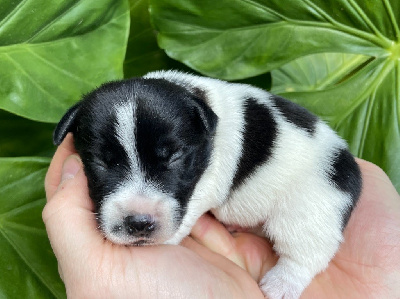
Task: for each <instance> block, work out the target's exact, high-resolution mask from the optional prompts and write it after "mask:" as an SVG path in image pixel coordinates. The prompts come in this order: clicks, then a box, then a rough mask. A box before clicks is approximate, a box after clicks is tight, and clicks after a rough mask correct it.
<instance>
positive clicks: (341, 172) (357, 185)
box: [328, 149, 362, 230]
mask: <svg viewBox="0 0 400 299" xmlns="http://www.w3.org/2000/svg"><path fill="white" fill-rule="evenodd" d="M332 168H333V171H332V172H331V173H329V174H328V175H329V179H330V180H331V182H333V183H334V185H335V186H336V188H338V189H339V190H341V191H343V192H345V193H348V194H350V196H351V199H352V205H351V206H349V207H347V209H346V211H344V213H343V220H342V230H343V229H344V228H345V227H346V225H347V222H348V221H349V219H350V215H351V212H352V210H353V208H354V206H355V205H356V203H357V200H358V198H359V196H360V193H361V188H362V179H361V172H360V168H359V167H358V164H357V163H356V161H355V160H354V157H353V156H352V155H351V153H350V152H349V151H348V150H346V149H340V150H339V151H338V152H337V153H336V155H335V159H334V162H333V164H332Z"/></svg>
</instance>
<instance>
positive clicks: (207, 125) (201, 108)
mask: <svg viewBox="0 0 400 299" xmlns="http://www.w3.org/2000/svg"><path fill="white" fill-rule="evenodd" d="M193 102H194V110H195V114H196V115H197V118H198V119H196V120H195V121H196V122H197V123H198V125H199V127H201V128H203V130H204V129H205V131H206V132H207V133H208V134H209V135H214V133H215V129H216V127H217V123H218V116H217V115H216V114H215V113H214V111H212V109H211V108H210V107H209V106H208V105H207V104H206V102H204V100H202V99H199V98H198V97H196V96H194V97H193Z"/></svg>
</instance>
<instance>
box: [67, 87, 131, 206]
mask: <svg viewBox="0 0 400 299" xmlns="http://www.w3.org/2000/svg"><path fill="white" fill-rule="evenodd" d="M129 92H130V84H129V82H127V81H122V82H112V83H107V84H104V85H102V86H101V87H100V88H99V89H97V90H95V91H93V92H91V93H89V94H88V95H86V96H85V97H84V99H83V100H82V101H81V102H80V107H79V111H78V112H77V113H76V120H75V122H74V127H73V128H71V132H73V134H74V143H75V147H76V150H77V151H78V153H79V155H80V156H81V159H82V162H83V164H84V170H85V174H86V176H87V178H88V187H89V194H90V197H91V198H92V200H93V201H94V203H95V205H96V208H97V209H99V208H100V206H101V203H102V201H103V199H104V197H105V196H107V195H109V194H111V193H112V192H113V191H115V189H116V188H117V187H118V186H119V184H121V182H123V181H124V178H126V177H127V176H128V174H129V173H130V172H131V169H130V166H129V161H128V155H127V153H126V151H125V149H124V147H123V146H122V145H121V144H120V143H119V141H118V138H117V133H116V128H115V124H116V114H115V109H114V107H115V105H116V104H118V103H120V104H121V105H123V101H126V99H127V97H126V94H128V93H129Z"/></svg>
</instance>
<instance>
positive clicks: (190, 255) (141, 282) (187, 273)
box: [43, 135, 266, 299]
mask: <svg viewBox="0 0 400 299" xmlns="http://www.w3.org/2000/svg"><path fill="white" fill-rule="evenodd" d="M74 153H75V150H74V146H73V141H72V136H71V135H70V136H67V138H66V139H65V140H64V142H63V143H62V144H61V145H60V147H59V148H58V149H57V152H56V153H55V155H54V157H53V160H52V163H51V165H50V168H49V170H48V173H47V176H46V181H45V187H46V196H47V200H48V201H47V204H46V206H45V208H44V210H43V220H44V223H45V225H46V229H47V233H48V236H49V239H50V242H51V245H52V248H53V250H54V253H55V255H56V257H57V260H58V265H59V272H60V275H61V278H62V279H63V281H64V283H65V286H66V290H67V296H68V298H96V299H97V298H263V296H262V293H261V291H260V290H259V288H258V285H257V283H256V281H255V280H254V279H253V278H252V277H251V276H250V275H249V274H248V273H247V272H246V271H245V270H243V269H241V268H240V267H239V266H237V265H236V264H235V263H232V262H231V261H230V260H228V259H226V258H225V257H223V256H222V255H220V254H217V253H214V252H212V251H211V250H209V249H207V248H206V247H205V246H203V245H201V244H200V243H198V242H196V241H195V240H194V239H193V238H190V237H188V238H186V239H185V240H184V241H183V242H182V244H181V245H182V246H181V245H178V246H172V245H159V246H149V247H128V246H120V245H115V244H112V243H110V242H109V241H107V240H105V239H104V237H103V236H102V234H101V233H100V231H99V230H98V229H97V227H96V226H97V223H96V221H95V215H94V214H93V210H94V209H93V203H92V201H91V200H90V198H89V195H88V189H87V181H86V177H85V175H84V172H83V170H82V167H81V162H80V160H79V158H78V156H76V155H73V154H74ZM71 155H72V156H71ZM62 170H63V171H62ZM62 172H64V173H62ZM203 220H204V219H203ZM207 223H208V221H207V219H205V221H200V224H199V225H200V230H201V227H204V226H205V227H207ZM251 238H252V237H251V236H250V237H249V239H251ZM255 238H257V237H255ZM200 240H201V238H200ZM258 244H259V245H257V243H255V244H254V245H253V248H254V249H252V250H253V251H254V250H259V251H260V252H263V248H262V247H263V246H265V245H266V242H264V241H263V242H259V243H258ZM259 255H260V253H258V254H257V256H259ZM263 255H264V253H263Z"/></svg>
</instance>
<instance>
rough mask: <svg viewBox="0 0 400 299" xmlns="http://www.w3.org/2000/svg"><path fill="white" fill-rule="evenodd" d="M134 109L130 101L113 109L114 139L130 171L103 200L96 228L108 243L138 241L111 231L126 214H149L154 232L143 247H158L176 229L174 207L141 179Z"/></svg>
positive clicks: (169, 197) (165, 195) (165, 196)
mask: <svg viewBox="0 0 400 299" xmlns="http://www.w3.org/2000/svg"><path fill="white" fill-rule="evenodd" d="M135 108H136V107H134V106H133V104H132V101H128V104H126V105H120V106H117V107H115V109H116V117H117V123H116V132H117V138H118V140H119V142H120V144H121V145H122V146H123V147H124V149H125V150H126V152H127V154H128V159H129V163H130V167H131V169H132V172H130V174H129V176H128V177H126V178H125V179H124V181H123V182H121V184H120V186H119V187H118V188H116V190H114V192H113V193H112V194H110V195H108V196H106V197H105V198H104V204H103V205H102V206H101V209H100V215H102V216H101V224H100V225H101V228H102V230H103V232H104V234H105V236H106V237H107V239H109V240H110V241H112V242H114V243H116V244H132V243H135V242H137V241H140V240H141V239H140V238H137V237H135V236H132V235H129V234H115V233H113V229H114V228H115V227H118V226H121V227H122V225H123V220H124V219H125V217H127V216H129V215H136V214H147V215H151V216H152V218H153V219H152V220H153V221H154V222H156V223H157V227H158V229H157V230H156V232H155V233H154V234H152V239H151V240H150V242H148V243H147V244H151V243H154V244H160V243H163V242H165V241H166V240H168V239H169V238H170V237H171V236H172V234H173V233H174V232H175V230H176V227H175V225H174V219H175V218H176V217H177V214H176V213H177V212H176V211H177V208H178V205H177V203H176V201H175V199H174V198H173V197H172V196H171V195H169V194H167V193H165V192H163V191H161V190H160V189H161V188H160V187H159V186H157V185H154V183H152V182H147V181H146V180H145V179H144V177H145V176H144V175H143V173H142V170H141V167H140V161H138V155H137V150H136V147H135V142H134V138H135V135H134V131H135V127H136V123H135V117H134V115H135Z"/></svg>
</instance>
